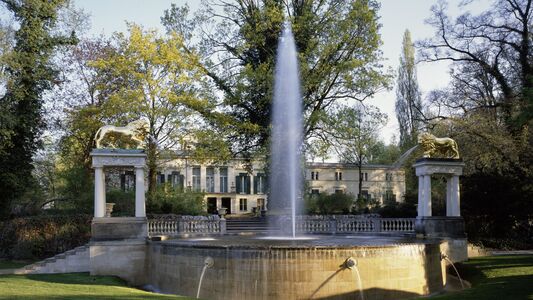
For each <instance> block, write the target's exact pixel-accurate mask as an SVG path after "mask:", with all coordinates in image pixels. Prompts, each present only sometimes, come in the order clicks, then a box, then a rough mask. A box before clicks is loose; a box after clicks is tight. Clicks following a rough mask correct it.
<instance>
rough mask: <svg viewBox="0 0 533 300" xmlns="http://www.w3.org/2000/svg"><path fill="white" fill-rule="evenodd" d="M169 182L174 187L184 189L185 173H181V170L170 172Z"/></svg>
mask: <svg viewBox="0 0 533 300" xmlns="http://www.w3.org/2000/svg"><path fill="white" fill-rule="evenodd" d="M168 182H169V183H170V185H172V187H174V188H181V189H182V188H183V182H184V178H183V175H181V174H180V172H176V171H174V172H172V174H168Z"/></svg>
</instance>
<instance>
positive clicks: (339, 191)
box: [335, 189, 344, 194]
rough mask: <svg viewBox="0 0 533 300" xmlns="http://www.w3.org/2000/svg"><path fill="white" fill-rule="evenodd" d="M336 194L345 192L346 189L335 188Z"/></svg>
mask: <svg viewBox="0 0 533 300" xmlns="http://www.w3.org/2000/svg"><path fill="white" fill-rule="evenodd" d="M335 194H344V191H343V190H339V189H337V190H335Z"/></svg>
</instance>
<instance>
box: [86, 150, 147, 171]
mask: <svg viewBox="0 0 533 300" xmlns="http://www.w3.org/2000/svg"><path fill="white" fill-rule="evenodd" d="M91 157H92V167H93V168H103V167H137V168H144V167H145V165H146V154H145V153H144V151H143V150H124V149H94V150H93V151H92V152H91Z"/></svg>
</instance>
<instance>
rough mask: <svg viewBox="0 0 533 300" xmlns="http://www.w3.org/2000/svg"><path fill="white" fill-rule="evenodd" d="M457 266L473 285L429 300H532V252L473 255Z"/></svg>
mask: <svg viewBox="0 0 533 300" xmlns="http://www.w3.org/2000/svg"><path fill="white" fill-rule="evenodd" d="M457 268H458V269H459V274H461V276H462V277H463V278H465V279H466V280H468V281H469V282H470V283H472V288H470V289H467V290H465V291H462V292H457V293H451V294H447V295H442V296H438V297H432V298H431V299H438V300H452V299H499V300H502V299H513V300H515V299H516V300H518V299H533V256H531V255H512V256H489V257H479V258H472V259H470V260H469V261H468V262H465V263H462V264H458V266H457ZM452 274H453V272H452Z"/></svg>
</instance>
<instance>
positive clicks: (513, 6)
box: [418, 0, 533, 242]
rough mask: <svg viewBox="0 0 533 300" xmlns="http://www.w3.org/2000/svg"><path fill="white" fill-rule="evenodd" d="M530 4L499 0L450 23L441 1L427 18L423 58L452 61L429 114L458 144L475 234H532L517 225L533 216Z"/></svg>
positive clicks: (434, 94)
mask: <svg viewBox="0 0 533 300" xmlns="http://www.w3.org/2000/svg"><path fill="white" fill-rule="evenodd" d="M532 4H533V1H531V0H505V1H495V2H494V3H493V5H492V6H491V8H490V10H488V11H485V12H482V13H480V14H479V15H472V14H471V13H465V14H463V15H461V16H459V17H458V18H457V19H455V20H452V19H450V18H449V17H448V16H447V14H446V9H447V4H446V2H439V4H438V5H435V6H434V7H432V11H433V18H432V19H431V20H429V21H428V22H429V23H430V24H431V25H433V27H434V28H435V30H436V33H435V37H433V38H431V39H427V40H423V41H421V42H419V43H418V46H419V47H420V48H421V58H422V60H424V61H429V62H433V61H442V60H447V61H451V62H452V67H451V77H452V78H451V83H450V85H449V86H448V87H447V88H445V89H441V90H437V91H433V92H431V93H430V97H429V100H430V104H431V106H432V107H431V115H426V116H425V118H426V119H428V120H431V124H430V125H431V126H432V127H433V130H436V131H438V132H440V133H442V134H446V135H448V136H452V137H454V138H455V139H456V140H457V141H458V144H459V145H460V152H461V156H462V157H463V158H464V160H465V163H466V168H465V177H464V179H463V180H462V182H463V186H464V187H462V190H464V193H463V196H462V203H463V207H464V216H465V221H466V223H467V224H471V226H467V228H469V230H473V231H474V232H469V236H477V237H478V238H479V235H480V234H482V235H485V237H488V236H493V235H494V236H495V235H497V236H496V237H499V238H508V237H512V236H516V235H515V234H514V232H517V231H518V230H522V229H523V228H526V230H529V231H530V232H531V225H523V226H524V227H522V228H519V226H522V225H520V224H531V214H533V205H531V199H532V197H533V184H532V182H533V168H532V167H533V154H532V153H533V129H532V128H533V127H532V125H533V121H532V120H533V113H532V111H533V109H532V108H533V105H532V104H533V97H532V96H531V95H532V94H531V91H532V87H533V51H532V49H533V48H532V46H533V45H532V38H533V36H532V34H531V28H533V27H532V26H533V24H532V15H533V11H532V9H533V8H532ZM511 182H512V183H511ZM494 190H497V191H498V192H497V193H496V192H494ZM480 203H482V205H480ZM502 205H503V206H505V209H502ZM480 221H482V222H483V226H479V223H480ZM483 227H484V228H490V230H489V231H483V229H482V228H483ZM529 242H531V241H529Z"/></svg>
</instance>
